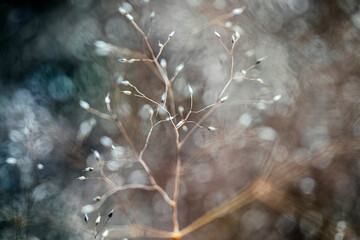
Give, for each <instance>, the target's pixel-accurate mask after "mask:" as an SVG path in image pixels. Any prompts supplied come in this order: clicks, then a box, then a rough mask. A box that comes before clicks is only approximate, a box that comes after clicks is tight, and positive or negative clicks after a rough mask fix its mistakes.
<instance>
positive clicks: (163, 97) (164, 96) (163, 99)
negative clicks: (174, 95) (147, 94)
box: [161, 92, 167, 102]
mask: <svg viewBox="0 0 360 240" xmlns="http://www.w3.org/2000/svg"><path fill="white" fill-rule="evenodd" d="M166 97H167V94H166V92H164V93H163V94H162V95H161V102H165V100H166Z"/></svg>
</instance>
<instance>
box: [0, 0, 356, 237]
mask: <svg viewBox="0 0 360 240" xmlns="http://www.w3.org/2000/svg"><path fill="white" fill-rule="evenodd" d="M119 6H121V7H122V8H124V9H125V10H126V11H128V12H130V13H131V14H132V16H133V17H134V19H135V21H136V22H137V23H138V24H139V26H140V27H141V28H143V29H144V30H145V31H146V32H148V31H149V32H150V35H149V39H150V43H151V44H152V46H153V48H154V50H155V52H156V53H157V52H158V49H159V48H158V42H159V41H160V42H161V43H164V42H165V41H166V39H167V37H168V34H169V33H170V32H172V31H174V30H175V31H176V33H175V35H174V36H173V38H172V39H171V41H170V42H169V44H168V45H166V47H165V50H164V52H163V54H162V55H161V57H160V58H161V59H164V60H163V64H165V63H166V67H165V68H166V70H167V73H168V74H169V76H172V75H173V74H174V72H175V68H176V66H178V65H179V64H182V63H183V64H184V69H183V71H182V72H181V73H180V74H179V75H178V77H177V78H176V80H175V81H174V84H173V89H174V96H175V101H176V107H179V106H183V107H184V109H185V113H186V112H187V110H188V109H189V104H190V100H189V98H190V95H189V92H188V84H191V86H192V88H193V90H194V109H196V110H198V109H201V108H203V107H205V106H207V105H209V104H212V103H214V102H215V101H216V98H217V96H218V94H219V92H220V90H221V89H222V87H223V86H224V84H225V83H226V81H227V79H228V78H229V76H230V66H231V59H230V57H229V55H228V54H227V52H226V50H225V49H224V48H223V47H222V46H221V44H220V42H219V40H218V38H217V37H216V36H215V35H214V31H217V32H218V33H219V34H220V35H221V37H222V39H223V41H224V43H225V45H226V46H228V47H229V48H230V46H231V35H232V34H233V33H234V31H236V32H239V33H240V40H239V41H238V43H237V45H236V48H235V65H234V66H235V68H234V72H235V76H241V72H242V70H243V69H247V68H248V67H250V66H251V65H253V64H254V63H255V62H256V61H257V59H260V58H263V57H267V58H266V59H265V60H264V61H262V62H261V64H259V65H257V66H256V67H255V68H254V69H253V70H252V71H251V72H250V73H249V76H250V77H254V78H261V79H262V81H263V83H259V82H258V81H249V80H245V79H241V78H239V79H237V80H234V81H233V82H232V84H231V86H230V88H229V89H228V90H227V92H226V94H225V95H227V96H229V100H228V101H229V104H224V106H223V107H221V108H219V109H218V110H217V111H216V112H215V113H214V114H213V115H212V116H211V117H210V118H209V119H208V120H207V121H205V122H204V123H203V125H204V127H208V126H213V127H215V128H217V131H215V132H210V131H207V130H206V129H198V130H197V131H196V132H195V134H194V135H193V136H192V138H191V139H189V141H188V142H187V144H186V145H185V146H184V149H183V151H182V153H181V154H182V159H183V163H184V168H183V175H182V178H181V179H182V180H181V191H180V199H179V221H180V228H183V227H185V226H187V225H188V224H190V223H191V222H193V221H194V220H196V219H197V218H198V217H200V216H202V215H203V214H204V213H206V212H208V211H209V210H211V209H213V208H214V207H216V206H218V205H220V204H221V203H222V202H224V201H225V200H226V199H228V198H230V197H231V196H233V195H234V194H236V193H237V192H241V191H242V189H244V188H245V187H246V186H248V185H249V184H250V183H251V182H253V181H254V180H255V179H257V178H258V177H259V176H262V175H261V174H262V173H263V172H266V173H269V174H270V175H271V174H273V175H274V176H273V179H276V177H277V175H276V174H279V173H281V176H280V175H279V179H280V180H282V178H281V177H282V176H283V175H284V172H281V171H280V170H279V171H276V169H279V168H280V167H281V166H286V168H285V169H286V170H288V169H287V166H291V168H289V169H290V170H291V169H294V168H295V169H297V167H302V168H303V167H304V166H305V167H306V171H301V174H297V172H296V171H295V172H294V173H293V172H292V171H290V170H289V171H288V172H289V175H290V176H289V177H288V178H286V181H285V180H284V182H282V183H283V184H282V183H281V184H280V185H281V191H282V192H283V195H282V196H283V198H281V199H280V200H279V199H277V198H275V197H274V198H272V197H270V200H269V199H267V201H264V202H262V201H255V202H253V203H251V204H249V205H247V206H245V207H243V208H241V209H240V210H237V211H234V212H233V213H232V214H230V215H227V216H225V217H223V218H221V219H218V220H217V221H215V222H213V223H211V224H209V225H207V226H205V227H204V228H201V229H200V230H198V231H196V232H194V233H192V234H190V235H189V236H186V238H185V239H248V240H250V239H336V240H341V239H360V224H359V222H360V200H359V199H360V198H359V195H360V188H359V187H360V182H359V181H360V162H359V161H360V158H359V156H360V155H359V153H360V141H359V140H360V108H359V103H360V1H358V0H266V1H263V0H243V1H241V0H183V1H175V0H128V1H121V0H117V1H113V0H66V1H60V0H48V1H40V0H39V1H26V0H12V1H1V3H0V22H1V25H0V55H1V58H0V121H1V124H0V145H1V147H0V239H29V240H37V239H93V236H92V235H91V233H90V231H89V230H88V229H87V228H86V225H85V224H84V221H83V211H84V208H83V207H84V206H85V205H88V204H93V198H94V197H96V196H98V195H101V194H103V193H104V192H105V191H106V190H108V189H111V187H110V186H108V185H106V184H104V183H102V182H100V181H85V182H81V181H79V180H77V179H76V178H77V177H79V176H81V175H84V172H83V171H82V170H83V169H84V168H86V167H91V166H94V165H95V164H96V160H95V157H94V152H93V151H94V150H97V151H98V152H99V153H100V154H101V157H102V158H103V159H104V160H106V161H109V163H108V164H106V166H105V173H106V174H107V176H108V177H109V178H110V179H111V180H112V181H114V182H116V184H118V185H122V184H127V183H143V184H149V182H148V178H147V175H146V174H145V173H144V171H143V170H142V168H141V167H140V166H139V164H138V163H136V162H134V160H135V158H134V156H133V154H132V153H131V149H130V148H129V146H128V145H127V143H126V142H125V141H124V139H123V136H122V134H121V133H120V132H118V130H117V128H116V125H115V124H113V123H111V122H109V121H106V120H103V119H99V118H98V117H96V116H93V115H91V114H90V113H88V112H86V111H84V110H83V109H82V108H81V107H80V106H79V100H84V101H86V102H88V103H89V104H90V105H91V106H92V107H94V108H96V109H99V110H100V111H102V112H106V106H105V103H104V98H105V96H106V95H107V94H108V93H110V98H111V99H113V98H114V97H115V96H116V94H117V93H114V86H115V84H116V81H117V80H118V79H120V80H121V79H122V80H128V81H130V82H131V83H133V84H134V85H136V86H137V87H138V88H139V89H140V90H141V91H143V92H144V93H145V94H146V95H147V96H149V97H151V98H153V99H155V100H156V101H160V99H161V95H162V94H163V92H164V90H165V87H164V85H163V83H162V81H161V80H160V79H159V77H158V76H157V74H156V72H155V73H154V72H153V69H152V68H150V67H149V66H148V65H146V64H144V63H133V64H122V63H119V61H118V59H119V58H131V57H132V55H135V56H139V55H146V54H147V55H148V50H147V48H146V44H145V42H144V41H143V39H142V38H141V35H140V34H139V33H138V32H136V30H135V29H134V28H133V26H132V25H131V24H129V22H128V21H127V19H126V18H125V17H123V16H121V14H120V13H119V11H118V7H119ZM239 7H245V11H244V13H243V14H241V15H236V16H231V17H226V18H221V19H218V20H216V21H213V20H214V19H216V18H218V17H219V16H224V14H227V13H231V12H232V11H233V9H235V8H239ZM153 11H154V12H155V18H154V19H153V20H151V19H150V17H149V16H150V15H151V13H152V12H153ZM109 44H111V45H109ZM115 46H116V47H115ZM127 50H132V51H133V52H131V54H128V52H127ZM164 66H165V65H164ZM280 95H281V98H280V100H278V101H277V102H276V103H274V104H265V103H262V102H258V100H265V101H272V99H273V98H274V96H280ZM248 100H252V101H253V102H252V104H244V101H248ZM150 107H153V108H155V106H154V105H151V104H150V103H148V102H146V101H144V100H142V99H137V98H134V97H132V96H126V95H119V101H118V105H117V108H116V109H115V110H116V111H117V113H118V114H119V116H120V119H121V121H122V122H123V124H124V126H125V128H126V129H127V130H128V133H129V135H130V138H131V139H132V140H133V142H134V144H135V148H136V149H137V150H141V149H142V147H143V145H144V143H145V139H146V134H147V132H148V131H149V129H150V123H149V119H148V111H149V108H150ZM200 117H201V114H199V115H194V116H193V117H192V118H191V120H194V121H197V120H198V119H199V118H200ZM160 118H164V116H163V115H161V114H160V115H159V119H160ZM186 126H187V127H188V129H190V128H191V127H193V124H190V123H189V124H187V125H186ZM185 134H186V128H182V130H181V137H183V136H184V135H185ZM172 141H173V136H172V131H171V126H170V125H169V124H163V125H160V126H159V127H158V128H157V129H155V130H154V133H153V135H152V137H151V139H150V144H149V147H148V150H147V152H146V154H145V155H144V159H145V160H146V161H147V162H148V164H149V166H150V168H151V169H152V172H153V175H154V177H155V179H156V180H157V181H158V183H159V185H160V186H162V187H163V188H164V189H165V190H166V191H167V192H169V194H170V193H171V192H172V191H173V181H174V180H173V179H174V169H175V165H176V157H175V155H176V153H175V146H174V144H172ZM112 145H114V146H115V150H112V149H111V146H112ZM268 162H270V164H264V163H268ZM274 169H275V170H274ZM285 173H286V171H285ZM94 174H95V175H96V172H95V173H94ZM86 176H87V175H86ZM269 203H270V204H269ZM271 203H274V204H271ZM114 208H115V212H114V218H113V219H111V221H109V223H108V225H109V226H120V225H126V224H130V223H141V224H144V225H146V226H150V227H154V228H158V229H163V230H168V231H171V230H172V222H171V217H172V215H171V214H172V212H171V208H170V207H169V206H168V205H166V203H165V202H164V201H163V199H162V198H161V196H160V195H159V194H158V193H155V192H147V191H142V190H129V191H124V192H121V193H119V194H117V195H116V196H114V197H113V198H111V199H108V200H107V201H106V203H105V204H103V205H102V207H101V208H100V209H99V210H98V211H95V212H93V213H91V214H89V218H90V221H91V223H93V222H94V221H95V219H96V217H97V215H98V214H101V215H105V216H106V214H107V213H108V212H109V211H110V210H111V209H114ZM92 225H93V224H92Z"/></svg>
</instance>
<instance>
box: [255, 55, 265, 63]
mask: <svg viewBox="0 0 360 240" xmlns="http://www.w3.org/2000/svg"><path fill="white" fill-rule="evenodd" d="M265 59H267V56H265V57H262V58H259V59H258V60H257V61H256V63H255V64H260V63H261V62H262V61H264V60H265Z"/></svg>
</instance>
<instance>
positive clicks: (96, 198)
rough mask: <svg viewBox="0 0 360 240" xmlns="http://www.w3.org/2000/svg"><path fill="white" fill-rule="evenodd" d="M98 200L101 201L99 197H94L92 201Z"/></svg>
mask: <svg viewBox="0 0 360 240" xmlns="http://www.w3.org/2000/svg"><path fill="white" fill-rule="evenodd" d="M100 200H101V197H100V196H96V197H94V198H93V201H95V202H98V201H100Z"/></svg>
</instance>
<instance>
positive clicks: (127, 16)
mask: <svg viewBox="0 0 360 240" xmlns="http://www.w3.org/2000/svg"><path fill="white" fill-rule="evenodd" d="M126 18H127V19H128V20H129V21H132V20H134V17H133V16H131V15H130V14H129V13H127V14H126Z"/></svg>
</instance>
